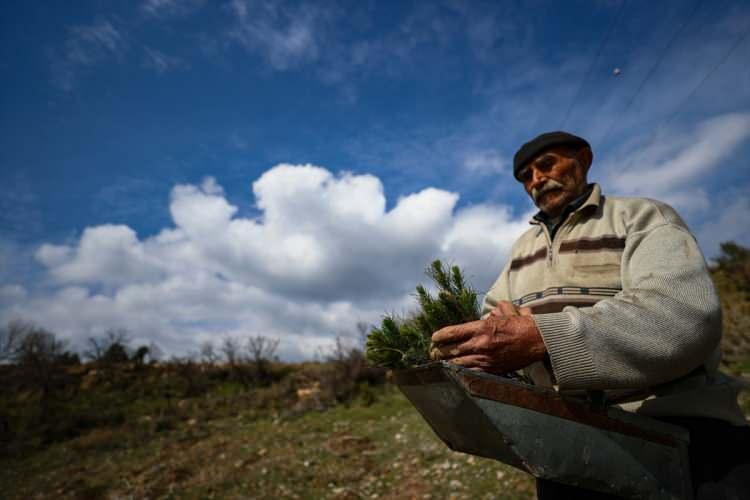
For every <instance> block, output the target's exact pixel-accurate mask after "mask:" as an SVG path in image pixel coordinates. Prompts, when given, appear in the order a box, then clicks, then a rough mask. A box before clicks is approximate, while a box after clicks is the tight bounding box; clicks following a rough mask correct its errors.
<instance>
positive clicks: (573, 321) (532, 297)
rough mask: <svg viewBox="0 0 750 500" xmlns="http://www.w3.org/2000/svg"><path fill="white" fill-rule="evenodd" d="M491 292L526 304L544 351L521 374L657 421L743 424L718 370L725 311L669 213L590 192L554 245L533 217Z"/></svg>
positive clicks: (490, 300)
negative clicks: (541, 359)
mask: <svg viewBox="0 0 750 500" xmlns="http://www.w3.org/2000/svg"><path fill="white" fill-rule="evenodd" d="M531 223H532V224H534V225H535V227H533V228H531V229H530V230H528V231H527V232H526V233H524V234H523V235H522V236H521V237H520V238H519V239H518V241H516V242H515V244H514V245H513V249H512V254H511V258H510V259H509V262H508V263H507V265H506V266H505V268H504V269H503V271H502V273H501V274H500V277H499V278H498V279H497V281H496V282H495V284H494V285H493V286H492V287H491V288H490V290H489V291H488V293H487V295H486V297H485V300H484V304H483V314H485V315H486V314H487V313H489V311H490V310H492V309H493V308H494V307H495V305H496V304H497V303H498V301H500V300H510V301H512V302H513V303H514V304H516V305H517V306H522V307H529V308H531V311H532V314H533V317H534V320H535V321H536V324H537V326H538V327H539V331H540V332H541V334H542V338H543V339H544V343H545V345H546V347H547V352H548V354H549V362H548V363H535V364H534V365H532V366H530V367H529V368H528V369H527V370H526V371H527V373H528V374H529V375H530V376H531V377H532V379H534V381H535V382H536V383H537V384H540V385H554V386H557V387H558V389H559V390H560V391H561V392H568V393H571V394H575V393H577V392H581V391H583V390H605V395H606V396H607V399H608V401H610V402H622V401H625V402H626V403H623V404H622V407H623V408H625V409H627V410H630V411H635V412H638V413H642V414H646V415H651V416H678V415H679V416H702V417H712V418H718V419H722V420H725V421H728V422H731V423H734V424H735V425H744V424H745V419H744V417H743V415H742V412H741V410H740V409H739V406H738V405H737V390H736V384H735V383H734V382H733V381H732V380H731V379H730V378H729V377H726V376H725V375H723V374H721V373H720V372H719V371H718V365H719V361H720V358H721V352H720V350H719V340H720V338H721V309H720V305H719V300H718V297H717V294H716V291H715V289H714V286H713V283H712V281H711V278H710V276H709V273H708V270H707V269H706V263H705V261H704V259H703V255H702V254H701V252H700V249H699V248H698V244H697V242H696V241H695V238H694V237H693V235H692V234H691V233H690V232H689V230H688V228H687V226H686V225H685V223H684V222H683V221H682V219H680V217H679V216H678V215H677V213H676V212H675V211H674V210H673V209H672V208H671V207H669V206H667V205H665V204H663V203H659V202H657V201H653V200H648V199H644V198H621V197H609V196H608V197H604V196H603V195H602V194H601V189H600V187H599V186H598V185H594V188H593V190H592V191H591V194H590V195H589V197H588V198H587V199H586V201H585V202H584V203H583V204H582V205H581V206H580V207H578V208H577V209H576V210H575V211H573V212H572V213H570V214H568V216H567V218H566V219H565V221H564V222H563V223H562V224H561V225H560V227H559V229H558V231H557V234H556V235H555V238H554V240H551V238H550V236H549V233H548V231H547V228H546V227H545V226H544V225H543V224H541V223H539V221H537V220H533V221H532V222H531Z"/></svg>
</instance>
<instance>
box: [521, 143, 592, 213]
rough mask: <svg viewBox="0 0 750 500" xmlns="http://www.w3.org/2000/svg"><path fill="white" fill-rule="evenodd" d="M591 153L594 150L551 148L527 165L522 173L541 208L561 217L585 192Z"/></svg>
mask: <svg viewBox="0 0 750 500" xmlns="http://www.w3.org/2000/svg"><path fill="white" fill-rule="evenodd" d="M582 152H583V154H581V153H582ZM587 153H588V154H590V150H588V149H582V150H579V151H578V152H575V151H571V150H570V149H568V148H564V147H556V148H550V149H548V150H546V151H544V152H543V153H541V154H540V155H538V156H536V157H535V158H533V159H532V160H531V161H530V162H529V163H528V164H526V165H525V166H524V168H523V169H522V170H521V171H520V172H519V174H518V177H519V179H520V181H521V182H522V183H523V187H524V189H526V192H527V193H528V194H529V196H531V198H532V199H533V200H534V203H535V204H536V206H537V207H539V210H541V211H542V212H544V213H546V214H547V215H548V216H550V217H557V216H558V215H560V214H561V213H562V211H563V209H564V208H565V206H566V205H567V204H568V203H570V202H571V201H573V200H574V199H576V198H577V197H578V196H580V195H581V193H583V191H584V190H585V189H586V184H587V182H586V172H587V171H588V167H589V163H590V161H591V160H590V157H587Z"/></svg>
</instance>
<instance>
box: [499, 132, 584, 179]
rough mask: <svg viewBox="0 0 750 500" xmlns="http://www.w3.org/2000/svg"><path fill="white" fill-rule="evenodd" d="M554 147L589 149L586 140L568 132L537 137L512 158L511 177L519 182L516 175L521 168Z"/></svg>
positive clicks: (549, 133)
mask: <svg viewBox="0 0 750 500" xmlns="http://www.w3.org/2000/svg"><path fill="white" fill-rule="evenodd" d="M554 146H572V147H574V148H578V149H580V148H584V147H586V148H590V147H591V145H590V144H589V143H588V141H586V139H583V138H582V137H578V136H577V135H573V134H569V133H568V132H562V131H557V132H547V133H544V134H541V135H538V136H536V137H534V138H533V139H531V140H530V141H529V142H527V143H526V144H524V145H523V146H521V148H520V149H519V150H518V151H516V154H515V155H514V156H513V177H515V178H516V180H519V181H520V179H519V178H518V173H519V172H520V171H521V169H522V168H523V166H524V165H526V164H527V163H528V162H530V161H531V160H532V159H534V157H535V156H538V155H540V154H541V153H542V152H544V150H545V149H549V148H551V147H554Z"/></svg>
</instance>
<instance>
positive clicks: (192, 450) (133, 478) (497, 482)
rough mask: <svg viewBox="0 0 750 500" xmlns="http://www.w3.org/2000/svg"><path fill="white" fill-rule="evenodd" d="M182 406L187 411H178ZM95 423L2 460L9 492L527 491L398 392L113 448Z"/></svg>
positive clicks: (113, 439) (183, 427)
mask: <svg viewBox="0 0 750 500" xmlns="http://www.w3.org/2000/svg"><path fill="white" fill-rule="evenodd" d="M186 410H187V411H188V413H189V408H186ZM120 442H122V436H120V435H118V433H117V432H116V431H113V430H107V429H97V430H94V431H92V432H90V433H89V434H87V435H85V436H81V437H79V438H77V439H75V440H72V441H68V442H66V443H62V444H56V445H53V446H51V447H49V448H47V449H46V450H44V451H42V452H39V453H37V454H35V455H33V456H31V457H28V458H26V459H23V460H16V461H13V462H6V463H0V491H3V494H4V495H5V496H7V497H8V498H19V499H20V498H33V497H39V498H104V497H119V498H146V497H148V498H311V499H312V498H508V499H513V498H532V497H533V493H532V491H533V482H532V480H531V479H530V478H529V477H528V476H526V475H524V474H522V473H520V472H517V471H515V470H513V469H510V468H508V467H506V466H504V465H502V464H499V463H496V462H493V461H491V460H485V459H480V458H477V457H472V456H469V455H465V454H461V453H456V452H452V451H450V450H449V449H448V448H446V447H445V446H444V445H443V444H442V443H441V442H440V441H439V440H438V439H437V438H436V437H435V436H434V434H433V433H432V431H431V430H430V429H429V427H427V425H426V424H425V423H424V421H423V420H422V419H421V417H420V416H419V415H418V414H417V413H416V411H414V409H413V408H412V407H411V405H410V404H409V403H408V402H407V401H406V399H405V398H404V397H403V396H402V395H401V394H400V393H398V392H396V391H395V390H394V389H386V392H385V394H384V395H383V396H382V397H380V398H378V400H377V401H376V402H375V403H374V404H372V405H370V406H364V405H361V404H358V403H355V404H352V405H350V406H349V407H345V406H338V407H336V408H333V409H330V410H328V411H324V412H318V411H313V412H310V413H307V414H304V415H302V416H300V417H296V418H286V419H280V418H274V417H273V416H269V417H267V418H261V419H250V418H247V417H245V416H243V414H242V412H240V413H239V415H238V416H236V417H233V418H222V419H218V420H212V421H208V422H201V421H198V422H190V421H189V420H188V421H181V422H180V423H179V424H178V425H177V426H176V428H174V429H173V430H170V431H167V432H163V433H159V434H158V435H156V436H155V437H154V439H153V440H150V441H142V442H141V444H140V445H136V446H128V447H123V448H120V447H118V443H120Z"/></svg>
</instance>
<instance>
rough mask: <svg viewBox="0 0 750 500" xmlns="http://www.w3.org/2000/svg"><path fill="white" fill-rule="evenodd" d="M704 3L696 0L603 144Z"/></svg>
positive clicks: (611, 124) (615, 119)
mask: <svg viewBox="0 0 750 500" xmlns="http://www.w3.org/2000/svg"><path fill="white" fill-rule="evenodd" d="M702 4H703V0H698V1H697V2H695V5H694V6H693V9H692V10H691V11H690V13H689V14H688V15H687V16H686V17H685V20H684V21H683V22H682V24H681V25H680V27H679V28H678V29H677V31H675V32H674V34H673V35H672V37H671V38H670V39H669V41H668V42H667V44H666V45H665V46H664V48H663V49H662V51H661V54H659V57H658V58H657V59H656V63H655V64H654V65H653V66H651V69H649V71H648V73H647V74H646V76H645V77H644V78H643V80H641V83H640V84H638V88H636V89H635V92H633V94H632V95H631V96H630V98H629V99H628V101H627V104H626V105H625V109H623V110H622V111H620V112H619V113H618V115H617V116H615V118H614V119H613V120H612V121H611V122H610V123H609V126H608V127H607V129H606V132H605V133H604V135H603V136H602V138H601V139H600V140H599V141H598V142H599V143H600V144H603V143H604V142H605V141H606V140H607V139H608V138H609V134H611V133H612V130H613V128H614V125H615V123H616V122H617V120H618V118H619V117H620V116H622V115H623V114H624V113H625V112H626V111H627V110H628V109H630V106H631V105H632V104H633V102H635V98H636V97H637V96H638V94H639V93H640V92H641V90H643V87H645V86H646V82H648V81H649V80H650V79H651V77H652V76H653V75H654V74H655V73H656V70H657V69H658V68H659V66H660V65H661V63H662V61H663V60H664V57H665V56H666V55H667V53H668V52H669V49H670V48H671V47H672V44H673V43H674V42H675V40H677V38H678V37H679V36H680V34H681V33H682V31H683V30H684V29H685V27H687V25H688V24H690V20H691V19H692V18H693V16H694V15H695V13H696V12H698V9H699V8H700V7H701V5H702Z"/></svg>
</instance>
